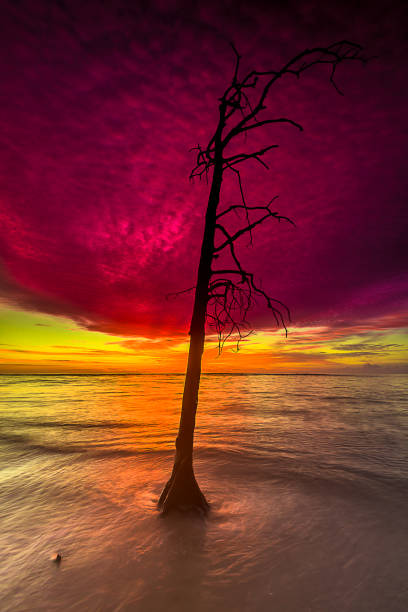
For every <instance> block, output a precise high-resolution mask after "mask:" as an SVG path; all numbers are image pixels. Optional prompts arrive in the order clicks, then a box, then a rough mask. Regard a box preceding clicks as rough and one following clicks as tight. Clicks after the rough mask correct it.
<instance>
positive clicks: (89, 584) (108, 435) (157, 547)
mask: <svg viewBox="0 0 408 612" xmlns="http://www.w3.org/2000/svg"><path fill="white" fill-rule="evenodd" d="M182 390H183V376H178V375H167V376H163V375H151V376H150V375H149V376H145V375H141V376H136V375H135V376H134V375H126V376H1V377H0V468H1V469H0V610H1V611H2V612H20V611H21V612H23V611H27V612H36V611H46V612H52V611H54V610H55V611H57V610H61V611H62V610H64V611H68V610H75V611H78V612H94V611H95V612H96V611H101V612H103V611H112V612H113V611H115V612H119V611H120V612H130V611H137V612H139V611H140V612H162V611H163V612H173V611H174V612H176V611H177V612H212V611H219V612H222V611H223V610H227V611H230V612H244V611H245V612H261V611H262V612H271V611H274V612H337V611H338V612H380V611H381V612H382V611H383V612H394V611H398V612H399V611H401V612H406V611H407V610H408V507H407V501H408V381H407V380H406V378H405V377H403V376H381V377H380V376H377V377H354V376H253V375H243V376H228V375H227V376H225V375H223V376H221V375H220V376H218V375H212V376H203V379H202V387H201V392H200V402H199V409H198V415H197V416H198V418H197V429H196V454H195V469H196V475H197V479H198V481H199V483H200V486H201V488H202V490H203V492H204V493H205V495H206V496H207V499H208V500H209V501H210V503H211V512H210V514H209V517H208V518H207V519H205V520H204V519H202V518H200V517H194V516H193V517H190V516H184V517H183V516H181V517H180V516H174V517H168V518H166V519H163V518H160V516H159V514H158V513H157V510H156V502H157V498H158V496H159V494H160V491H161V488H162V487H163V485H164V483H165V481H166V480H167V478H168V476H169V474H170V471H171V466H172V460H173V449H174V440H175V436H176V433H177V426H178V419H179V411H180V403H181V396H182ZM58 552H59V553H60V554H61V555H62V561H61V563H60V564H59V565H58V564H56V563H53V562H52V558H53V556H55V555H56V554H57V553H58Z"/></svg>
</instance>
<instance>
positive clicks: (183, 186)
mask: <svg viewBox="0 0 408 612" xmlns="http://www.w3.org/2000/svg"><path fill="white" fill-rule="evenodd" d="M83 4H85V6H82V5H83ZM403 7H404V4H403V3H402V2H392V3H390V2H375V1H374V2H361V3H359V4H358V6H357V7H356V6H355V5H354V3H351V2H350V3H349V2H339V3H333V2H313V1H310V2H292V3H271V2H257V1H253V2H226V1H223V2H213V1H210V2H177V1H164V0H163V1H157V2H151V3H142V2H140V3H139V2H107V3H101V2H86V3H79V2H78V3H76V2H40V1H37V2H35V3H29V2H24V1H23V2H19V3H15V2H3V3H2V8H1V13H2V15H1V19H0V21H1V29H2V32H1V40H2V43H3V45H2V46H3V51H4V50H6V53H4V52H3V53H2V54H1V57H0V72H1V94H0V95H1V109H2V112H1V114H0V121H1V135H2V146H1V147H0V158H1V159H0V223H1V225H0V228H1V229H0V258H1V262H2V264H1V266H2V267H1V279H0V283H1V285H0V286H1V295H2V296H3V298H2V299H3V303H5V304H8V305H10V304H11V305H12V307H13V308H15V309H22V310H24V309H25V310H29V311H34V312H39V313H48V314H54V315H58V316H64V317H68V318H70V319H73V320H74V321H76V322H77V323H79V324H80V325H81V326H83V327H86V328H88V329H90V330H96V331H103V332H108V333H111V334H116V335H130V336H131V335H132V334H136V335H143V336H144V337H147V338H156V337H161V336H166V337H167V336H172V337H174V336H177V335H179V334H180V335H182V334H184V333H185V331H186V329H187V326H188V319H189V316H190V309H191V297H188V296H184V297H180V298H178V299H171V300H166V299H165V296H166V294H167V293H169V292H171V291H178V290H182V289H184V288H186V287H189V286H191V285H193V284H194V282H195V273H196V266H197V263H198V257H199V245H200V240H201V233H202V230H203V212H204V210H205V205H206V198H207V194H208V187H207V185H206V184H205V182H203V183H201V184H200V183H199V182H197V181H196V182H195V183H191V182H189V181H188V175H189V172H190V170H191V168H192V166H193V165H194V159H193V154H192V153H189V149H190V148H191V147H192V146H195V145H196V144H197V143H201V144H206V142H207V141H208V138H209V137H210V136H211V135H212V131H213V129H214V126H215V124H216V120H217V99H218V97H219V96H220V95H221V94H222V92H223V90H224V88H225V86H226V84H227V82H228V79H229V78H230V77H231V74H232V68H233V54H232V52H231V49H230V47H229V45H228V42H229V41H234V43H235V45H236V46H237V47H238V49H239V51H240V53H241V54H242V55H243V70H245V69H251V68H254V67H255V68H257V69H268V68H279V67H280V66H281V64H282V63H283V62H285V61H286V60H288V59H289V58H290V57H292V56H293V55H295V54H296V53H298V52H299V51H301V50H302V49H303V48H305V47H308V46H316V45H326V44H330V43H332V42H334V41H336V40H338V39H343V38H347V39H351V40H353V41H356V42H358V43H360V44H362V45H364V46H365V47H366V49H367V54H368V55H370V56H371V55H376V56H378V57H377V59H375V60H373V61H372V62H371V63H369V64H368V65H367V66H361V65H360V64H356V65H347V66H344V67H340V69H339V71H338V79H337V80H338V84H339V85H340V87H341V89H342V90H343V91H344V93H345V96H344V97H343V96H339V95H338V94H337V93H336V91H335V90H334V88H333V87H331V86H330V84H329V81H328V73H327V70H326V69H325V67H324V66H323V67H317V68H315V69H313V70H312V71H310V72H309V73H307V74H305V75H304V76H302V78H301V80H300V81H296V82H295V81H293V80H290V79H288V80H287V81H286V82H284V83H283V82H282V84H281V85H279V86H278V87H277V88H276V90H274V91H272V92H271V95H270V98H269V104H268V106H269V108H270V112H271V114H272V115H273V116H282V115H283V116H287V117H290V118H292V119H294V120H295V121H298V122H300V123H302V124H303V127H304V132H303V133H299V132H298V131H297V130H294V129H293V128H290V127H287V126H280V127H276V128H275V127H274V128H268V129H267V130H265V132H264V133H263V134H261V135H260V136H259V137H258V138H257V139H256V140H255V139H252V140H251V141H249V140H248V143H247V144H246V145H245V146H248V145H249V144H250V145H251V147H252V145H254V146H256V145H257V144H264V143H265V144H270V143H272V142H273V143H278V144H279V145H280V148H279V149H276V150H274V151H271V152H270V153H269V154H268V159H267V161H268V163H269V164H270V167H271V170H270V171H269V172H266V171H264V170H263V169H262V168H261V167H260V166H252V165H251V164H248V167H247V168H246V169H245V170H243V177H244V186H245V188H246V193H247V197H248V201H249V202H253V203H261V202H264V201H265V200H269V199H270V198H271V197H272V196H275V195H279V199H278V202H277V205H276V209H277V210H279V212H280V213H281V214H283V215H287V216H289V217H290V218H292V219H293V220H294V221H295V222H296V228H293V227H291V226H289V225H284V224H279V225H278V224H277V223H273V222H272V221H271V222H270V223H269V224H265V225H264V226H263V227H262V229H259V230H258V231H257V232H256V234H255V235H254V247H252V248H247V241H246V240H245V239H243V240H242V244H241V245H240V247H239V251H240V254H241V258H242V260H243V261H245V262H246V263H247V267H248V268H250V269H253V271H254V272H255V273H256V275H257V277H258V278H261V279H262V283H263V287H264V288H265V289H267V290H268V291H269V292H270V293H271V294H272V295H274V296H275V297H277V298H278V299H280V300H282V301H284V302H285V303H286V304H288V305H289V306H290V308H291V311H292V317H293V323H294V325H295V326H297V327H302V326H303V327H305V326H306V327H310V326H325V327H326V328H330V330H332V333H333V334H335V335H336V333H338V330H342V329H344V330H351V329H352V330H354V332H355V333H356V334H358V333H359V332H361V333H363V332H366V331H367V330H374V331H384V330H387V329H389V330H398V331H399V332H401V330H404V329H406V327H407V317H406V314H407V287H408V274H407V248H406V240H407V239H406V236H407V209H406V194H407V189H406V187H407V178H406V176H407V173H406V169H405V166H406V159H407V151H406V142H407V138H406V127H407V121H406V108H407V86H406V57H407V44H406V41H405V40H404V35H405V32H406V25H407V24H406V19H404V8H403ZM238 197H239V196H238V192H237V188H236V184H235V182H234V178H233V177H228V178H226V180H225V184H224V190H223V194H222V203H223V205H230V204H232V203H234V202H237V200H238ZM250 320H251V322H252V323H253V325H254V327H255V328H256V329H260V330H268V329H272V328H273V321H271V319H270V315H269V313H268V312H267V311H265V310H262V309H259V311H256V312H254V313H253V315H252V317H250ZM354 332H353V333H354Z"/></svg>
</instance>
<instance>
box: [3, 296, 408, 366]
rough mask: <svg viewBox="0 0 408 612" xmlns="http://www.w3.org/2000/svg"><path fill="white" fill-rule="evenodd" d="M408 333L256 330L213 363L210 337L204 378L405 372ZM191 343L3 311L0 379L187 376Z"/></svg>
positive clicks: (215, 353) (213, 343) (228, 347)
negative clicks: (26, 376)
mask: <svg viewBox="0 0 408 612" xmlns="http://www.w3.org/2000/svg"><path fill="white" fill-rule="evenodd" d="M406 332H407V330H390V331H376V330H374V331H373V330H372V329H367V330H365V331H364V330H358V331H356V330H347V329H346V330H336V329H330V328H328V327H324V326H320V327H317V326H316V327H308V328H299V327H293V328H291V329H290V330H289V335H288V338H285V336H284V334H283V333H282V331H281V330H277V331H269V332H268V331H258V332H257V333H256V334H253V335H251V336H250V337H249V338H248V339H246V340H245V341H243V342H242V344H241V349H240V351H239V352H238V353H237V352H236V350H235V344H234V343H233V342H231V343H229V344H227V345H226V346H225V348H224V351H223V353H222V355H221V356H218V351H217V342H216V338H208V341H207V343H206V350H205V353H204V358H203V371H204V372H271V373H273V372H277V373H279V372H282V373H286V372H287V373H290V372H317V373H319V372H321V373H324V372H332V373H342V372H352V371H355V372H359V373H366V374H367V373H376V372H378V373H382V372H383V371H384V372H387V371H402V367H403V364H404V363H405V364H406V363H407V362H408V359H407V358H408V348H407V344H408V343H407V333H406ZM187 350H188V337H187V336H186V337H185V338H180V337H158V338H144V337H125V336H114V335H110V334H106V333H101V332H96V331H90V330H88V329H85V328H82V327H80V326H79V325H78V324H77V323H75V322H74V321H72V320H70V319H67V318H64V317H57V316H51V315H45V314H39V313H33V312H27V311H21V310H16V309H13V308H11V307H6V306H3V307H2V308H1V309H0V373H23V372H25V373H27V372H32V373H39V372H41V373H46V372H48V373H54V372H55V373H75V372H78V373H90V372H91V373H98V372H115V373H116V372H163V373H164V372H180V373H182V372H184V370H185V364H186V357H187Z"/></svg>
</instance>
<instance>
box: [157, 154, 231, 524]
mask: <svg viewBox="0 0 408 612" xmlns="http://www.w3.org/2000/svg"><path fill="white" fill-rule="evenodd" d="M221 183H222V156H221V154H219V161H218V163H216V164H215V166H214V173H213V178H212V184H211V191H210V195H209V198H208V206H207V213H206V217H205V228H204V236H203V241H202V245H201V257H200V263H199V266H198V274H197V284H196V290H195V298H194V308H193V314H192V317H191V326H190V348H189V353H188V362H187V372H186V378H185V383H184V393H183V402H182V408H181V417H180V427H179V432H178V436H177V439H176V456H175V459H174V465H173V472H172V475H171V477H170V480H169V481H168V482H167V484H166V486H165V487H164V489H163V492H162V494H161V496H160V499H159V504H158V505H159V507H160V508H161V509H162V512H163V513H167V512H169V511H170V510H173V509H179V510H189V509H195V510H199V511H201V512H206V511H207V510H208V508H209V505H208V502H207V500H206V499H205V497H204V495H203V494H202V492H201V490H200V487H199V486H198V484H197V481H196V479H195V476H194V470H193V442H194V428H195V417H196V411H197V403H198V390H199V387H200V377H201V359H202V355H203V350H204V339H205V318H206V309H207V301H208V285H209V282H210V278H211V262H212V258H213V254H214V235H215V225H216V215H217V206H218V203H219V199H220V190H221Z"/></svg>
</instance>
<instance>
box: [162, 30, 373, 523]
mask: <svg viewBox="0 0 408 612" xmlns="http://www.w3.org/2000/svg"><path fill="white" fill-rule="evenodd" d="M232 47H233V50H234V53H235V57H236V61H235V68H234V73H233V76H232V80H231V82H230V84H229V85H228V87H227V89H226V90H225V91H224V94H223V95H222V97H221V98H220V99H219V107H218V108H219V119H218V124H217V127H216V129H215V132H214V134H213V136H212V137H211V138H210V140H209V142H208V144H207V146H206V147H205V148H204V147H201V146H200V145H198V146H197V147H196V148H195V150H196V151H197V159H196V165H195V167H194V168H193V170H192V172H191V174H190V178H191V179H194V178H195V177H200V178H201V177H203V176H205V177H206V178H207V180H208V179H210V180H211V189H210V193H209V198H208V205H207V210H206V215H205V228H204V236H203V240H202V245H201V257H200V262H199V266H198V273H197V282H196V285H195V286H194V287H193V288H192V289H193V290H195V297H194V307H193V314H192V318H191V325H190V331H189V334H190V348H189V354H188V363H187V372H186V377H185V384H184V394H183V401H182V409H181V418H180V427H179V432H178V436H177V439H176V453H175V459H174V465H173V471H172V474H171V477H170V479H169V481H168V482H167V484H166V486H165V487H164V489H163V492H162V494H161V496H160V499H159V502H158V505H159V508H161V510H162V512H163V513H167V512H169V511H170V510H173V509H180V510H186V509H196V510H199V511H201V512H206V511H207V510H208V508H209V505H208V503H207V501H206V499H205V497H204V495H203V494H202V492H201V490H200V488H199V486H198V484H197V481H196V479H195V476H194V470H193V440H194V427H195V417H196V410H197V402H198V390H199V385H200V376H201V358H202V354H203V350H204V339H205V332H206V324H207V325H209V326H210V327H212V328H213V329H214V330H215V331H216V333H217V335H218V346H219V350H220V351H221V350H222V347H223V345H224V342H225V341H226V340H227V339H228V338H230V337H231V336H236V338H237V343H238V346H239V342H240V340H241V339H242V338H243V337H244V336H245V335H247V333H248V322H247V314H248V312H249V310H250V308H251V306H252V305H253V304H254V302H255V301H256V300H257V299H261V300H263V301H264V302H265V304H266V306H267V308H269V309H270V311H271V313H272V316H273V317H274V320H275V322H276V324H277V325H278V326H282V327H283V328H284V330H285V332H286V333H287V329H286V324H287V321H289V320H290V313H289V310H288V308H287V307H286V306H285V305H284V304H283V303H282V302H280V301H279V300H277V299H275V298H272V297H271V296H269V295H268V293H267V292H266V291H264V290H263V289H262V288H261V286H260V285H259V283H258V282H257V281H256V280H255V278H254V275H253V273H251V272H249V271H248V270H246V268H245V267H244V266H243V264H242V263H241V260H240V258H239V256H238V254H237V251H236V243H237V241H238V240H239V239H240V238H241V237H242V236H244V235H249V238H250V242H251V243H252V232H253V230H254V229H255V228H256V227H257V226H259V225H260V224H261V223H263V222H264V221H267V220H268V219H272V220H274V221H286V222H289V223H292V221H290V219H289V218H288V217H285V216H282V215H280V214H279V213H278V212H276V211H274V210H273V207H272V205H273V204H274V203H275V200H276V197H277V196H275V197H274V198H272V199H271V200H270V201H269V202H268V203H267V204H259V205H258V204H248V202H247V199H246V196H245V192H244V188H243V184H242V180H241V171H240V167H241V164H243V163H245V162H247V161H248V160H255V161H256V162H258V163H259V164H260V165H262V166H263V167H265V168H268V166H267V164H266V163H265V160H264V158H265V155H266V154H267V153H268V152H269V151H271V150H272V149H275V148H277V146H278V145H276V144H269V145H267V146H265V147H263V148H261V149H258V150H255V151H250V152H240V153H235V154H231V153H230V154H229V153H228V152H227V151H228V148H229V145H230V143H231V142H232V141H235V142H238V138H239V137H240V136H241V135H242V134H245V135H248V136H249V135H250V134H251V133H252V132H253V131H255V130H259V129H260V128H264V127H265V126H268V125H269V126H270V125H274V124H287V125H288V126H290V127H293V128H296V129H297V130H302V129H303V128H302V126H301V125H300V124H299V123H297V122H296V121H293V120H292V119H289V118H287V117H270V116H268V115H265V111H266V110H267V106H266V103H267V99H268V97H269V96H270V94H271V91H272V89H273V88H274V86H276V85H277V84H278V83H279V81H280V80H281V79H283V78H290V77H295V78H297V79H299V78H300V77H301V75H302V74H303V73H304V72H305V71H307V70H309V68H311V67H312V66H316V65H318V64H327V65H328V67H329V69H330V76H329V80H330V82H331V84H332V85H333V86H334V87H335V89H336V90H337V92H338V93H340V94H341V93H342V92H341V91H340V89H339V88H338V86H337V84H336V82H335V73H336V69H337V67H338V66H339V64H343V63H345V62H349V61H356V60H357V61H360V62H363V63H365V62H366V61H367V58H365V57H364V56H363V55H362V47H360V45H357V44H355V43H352V42H349V41H347V40H342V41H339V42H336V43H334V44H332V45H330V46H328V47H315V48H312V49H306V50H304V51H302V52H301V53H299V54H298V55H296V56H295V57H293V58H292V59H291V60H290V61H289V62H287V63H286V64H285V65H284V66H283V67H282V68H280V69H279V70H267V71H258V70H252V71H250V72H248V73H247V74H246V75H245V76H244V77H240V75H239V68H240V59H241V57H240V55H239V54H238V52H237V51H236V49H235V47H234V46H233V45H232ZM227 172H228V173H231V174H232V175H233V176H235V177H236V180H237V181H238V186H239V192H240V201H239V203H238V204H234V205H232V206H228V207H227V208H224V209H223V210H219V203H220V191H221V185H222V181H223V178H224V174H225V173H227ZM231 213H238V214H242V219H243V226H242V228H241V229H239V230H237V231H231V230H229V229H228V223H227V222H228V217H229V216H230V215H231ZM224 252H227V253H228V256H229V259H230V264H229V265H228V266H227V267H221V268H217V267H215V266H214V262H215V261H216V260H217V258H218V257H219V254H220V253H224Z"/></svg>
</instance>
